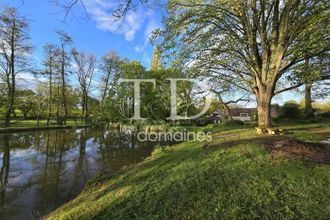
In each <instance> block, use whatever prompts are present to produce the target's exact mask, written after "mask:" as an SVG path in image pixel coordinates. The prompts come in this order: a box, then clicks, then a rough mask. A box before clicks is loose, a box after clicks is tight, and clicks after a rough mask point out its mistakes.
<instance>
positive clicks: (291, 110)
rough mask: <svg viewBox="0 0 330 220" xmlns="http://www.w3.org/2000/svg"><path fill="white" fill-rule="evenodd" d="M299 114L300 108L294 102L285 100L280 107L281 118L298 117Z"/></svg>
mask: <svg viewBox="0 0 330 220" xmlns="http://www.w3.org/2000/svg"><path fill="white" fill-rule="evenodd" d="M300 116H301V110H300V109H299V105H298V104H297V103H295V102H287V103H285V104H284V105H283V106H282V107H281V114H280V117H281V118H299V117H300Z"/></svg>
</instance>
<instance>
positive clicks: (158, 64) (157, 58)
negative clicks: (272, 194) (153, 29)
mask: <svg viewBox="0 0 330 220" xmlns="http://www.w3.org/2000/svg"><path fill="white" fill-rule="evenodd" d="M162 67H163V65H162V51H161V49H160V48H159V47H156V48H155V50H154V53H153V55H152V59H151V68H150V69H151V70H158V69H161V68H162Z"/></svg>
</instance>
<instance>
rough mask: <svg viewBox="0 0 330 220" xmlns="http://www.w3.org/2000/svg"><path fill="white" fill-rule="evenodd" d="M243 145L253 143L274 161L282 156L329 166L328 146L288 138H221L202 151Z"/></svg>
mask: <svg viewBox="0 0 330 220" xmlns="http://www.w3.org/2000/svg"><path fill="white" fill-rule="evenodd" d="M245 143H253V144H255V145H257V146H261V147H264V148H266V149H267V150H268V151H269V153H271V154H272V156H273V157H274V158H275V159H276V158H278V157H283V156H294V157H299V158H303V159H305V160H306V161H308V162H311V163H313V164H330V144H329V143H324V142H304V141H301V140H298V139H295V138H291V137H288V136H264V137H260V136H259V137H251V138H243V139H240V138H239V137H238V138H237V139H236V140H229V141H226V137H223V138H221V142H220V143H206V144H205V145H203V149H204V150H205V151H207V152H209V151H213V150H215V149H217V148H219V147H222V148H231V147H235V146H237V145H242V144H245Z"/></svg>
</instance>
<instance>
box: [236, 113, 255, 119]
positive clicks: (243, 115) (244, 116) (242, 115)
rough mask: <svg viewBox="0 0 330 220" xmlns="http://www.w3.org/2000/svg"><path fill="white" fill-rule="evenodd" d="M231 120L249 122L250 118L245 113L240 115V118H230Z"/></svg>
mask: <svg viewBox="0 0 330 220" xmlns="http://www.w3.org/2000/svg"><path fill="white" fill-rule="evenodd" d="M232 118H233V119H234V120H239V121H251V117H250V115H249V114H247V113H241V115H240V116H232Z"/></svg>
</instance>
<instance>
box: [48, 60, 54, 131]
mask: <svg viewBox="0 0 330 220" xmlns="http://www.w3.org/2000/svg"><path fill="white" fill-rule="evenodd" d="M51 65H52V63H50V68H49V96H48V117H47V126H48V125H49V122H50V117H51V114H52V92H53V91H52V83H53V82H52V67H51Z"/></svg>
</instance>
